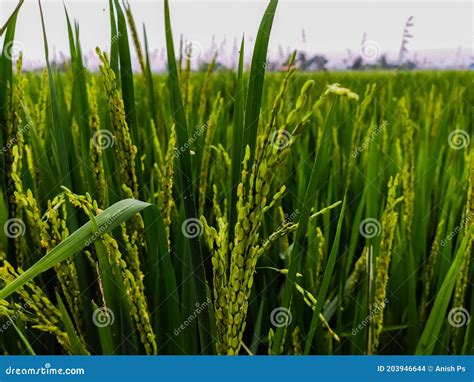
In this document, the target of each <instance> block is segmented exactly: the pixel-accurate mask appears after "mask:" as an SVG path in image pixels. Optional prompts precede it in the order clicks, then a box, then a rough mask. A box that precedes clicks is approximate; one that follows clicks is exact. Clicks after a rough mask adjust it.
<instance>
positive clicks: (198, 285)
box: [165, 0, 212, 352]
mask: <svg viewBox="0 0 474 382" xmlns="http://www.w3.org/2000/svg"><path fill="white" fill-rule="evenodd" d="M165 34H166V49H167V54H168V84H169V89H170V95H171V97H170V99H171V113H172V116H173V120H174V123H175V126H176V138H177V144H178V147H180V148H185V147H187V148H186V149H184V150H181V152H180V155H179V159H178V163H179V166H178V172H179V177H178V183H179V186H180V192H181V197H182V199H183V203H184V208H185V212H186V218H187V219H188V220H189V219H196V218H197V216H196V215H197V208H196V201H195V189H194V185H193V184H192V179H193V172H192V165H191V155H190V149H189V145H187V144H186V143H187V142H188V129H187V124H186V116H185V113H184V109H183V100H182V97H181V92H180V88H179V78H178V69H177V66H176V57H175V53H174V43H173V34H172V30H171V21H170V10H169V3H168V0H165ZM188 242H189V246H190V250H191V254H192V256H191V257H192V265H193V275H194V285H195V295H196V297H195V299H196V304H201V303H202V302H203V301H206V285H207V281H206V273H205V270H204V269H205V268H204V257H203V253H202V247H201V243H200V241H199V237H194V238H189V240H188ZM198 323H199V325H198V326H199V336H200V339H201V351H203V352H208V351H209V349H210V348H211V346H210V345H211V341H212V340H211V338H210V335H209V333H210V322H209V316H207V315H205V314H200V315H199V316H198Z"/></svg>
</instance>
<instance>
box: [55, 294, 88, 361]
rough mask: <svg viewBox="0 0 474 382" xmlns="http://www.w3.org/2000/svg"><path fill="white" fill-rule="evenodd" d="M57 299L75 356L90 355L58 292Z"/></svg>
mask: <svg viewBox="0 0 474 382" xmlns="http://www.w3.org/2000/svg"><path fill="white" fill-rule="evenodd" d="M56 299H57V300H58V305H59V310H60V312H61V317H62V319H63V324H64V327H65V328H66V333H67V336H68V338H69V341H70V343H71V349H72V354H73V355H88V354H89V352H88V351H87V350H86V349H85V348H84V346H83V345H82V341H81V339H80V338H79V336H78V335H77V332H76V329H75V328H74V324H73V323H72V320H71V317H69V313H68V312H67V309H66V307H65V306H64V303H63V300H62V299H61V296H60V295H59V293H58V292H56Z"/></svg>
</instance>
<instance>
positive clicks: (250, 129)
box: [239, 0, 278, 165]
mask: <svg viewBox="0 0 474 382" xmlns="http://www.w3.org/2000/svg"><path fill="white" fill-rule="evenodd" d="M277 5H278V0H271V1H270V4H268V7H267V9H266V11H265V14H264V15H263V18H262V21H261V22H260V26H259V28H258V33H257V38H256V40H255V47H254V51H253V56H252V64H251V67H250V78H249V85H248V93H247V104H246V107H245V123H244V132H243V134H244V137H243V145H242V150H241V153H240V160H239V163H242V160H243V158H244V152H245V147H246V146H247V145H248V146H249V147H250V153H251V154H250V155H251V159H250V165H251V163H252V161H253V155H254V152H255V145H256V141H257V131H258V122H259V119H260V107H261V104H262V94H263V83H264V80H265V68H266V66H267V65H266V61H267V50H268V42H269V40H270V32H271V30H272V25H273V18H274V16H275V12H276V8H277Z"/></svg>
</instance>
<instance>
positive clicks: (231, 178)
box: [0, 0, 474, 355]
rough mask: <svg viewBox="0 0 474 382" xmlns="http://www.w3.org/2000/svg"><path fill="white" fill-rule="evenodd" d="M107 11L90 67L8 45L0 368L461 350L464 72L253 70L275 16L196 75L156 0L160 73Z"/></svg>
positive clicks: (472, 346) (471, 346)
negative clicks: (65, 361) (227, 57)
mask: <svg viewBox="0 0 474 382" xmlns="http://www.w3.org/2000/svg"><path fill="white" fill-rule="evenodd" d="M110 6H111V9H112V12H111V20H110V21H111V43H110V46H108V47H99V48H97V56H98V58H99V59H100V62H101V66H100V71H98V72H92V71H89V70H88V69H86V67H85V64H84V62H83V55H82V50H81V44H80V35H79V26H78V25H76V24H75V23H74V21H73V20H70V19H69V17H68V15H67V11H66V15H65V17H67V18H68V27H69V28H68V31H67V33H68V36H69V41H70V52H69V53H70V56H71V60H70V61H68V62H67V63H65V64H64V65H61V66H59V65H54V64H53V63H52V62H51V61H50V60H48V57H49V47H48V43H47V41H48V40H47V26H45V25H44V23H43V28H44V32H45V34H44V47H45V55H46V59H47V61H48V65H47V67H46V68H44V70H41V71H25V70H22V60H23V56H22V54H19V55H12V46H13V45H14V41H15V27H16V21H17V15H18V14H16V13H15V14H13V15H12V17H11V18H10V20H9V22H8V23H7V25H6V28H5V30H4V31H2V32H4V41H3V51H2V52H3V53H2V56H1V58H0V126H1V134H0V139H1V141H0V146H2V156H1V167H2V176H1V179H2V181H1V184H0V194H1V196H2V197H1V198H0V223H1V226H2V229H3V233H4V234H2V235H1V236H0V237H1V240H0V288H1V289H0V333H1V336H0V342H1V345H2V354H5V355H6V354H91V355H100V354H116V355H121V354H147V355H152V354H213V355H237V354H240V355H257V354H258V355H280V354H283V355H307V354H312V355H315V354H318V355H323V354H334V355H337V354H346V355H347V354H350V355H356V354H407V355H411V354H471V355H472V354H473V353H474V328H473V324H472V320H471V315H472V314H473V306H474V293H473V292H474V290H473V281H472V280H473V273H474V266H473V262H472V261H471V260H472V258H473V240H474V224H473V222H474V147H473V143H472V142H471V140H472V136H473V105H474V92H473V79H474V75H473V72H467V71H465V72H462V71H452V72H450V71H438V72H436V71H386V72H383V71H368V72H313V73H310V72H300V71H298V70H297V68H296V67H295V66H294V65H293V62H294V59H295V55H294V54H293V55H292V56H291V57H289V58H288V61H287V65H285V68H284V69H282V70H278V71H267V72H266V70H265V69H266V53H267V45H268V39H269V34H270V29H271V25H272V20H273V17H274V12H275V9H276V7H277V1H275V0H272V1H270V2H269V6H268V9H267V12H266V13H265V15H264V16H263V19H262V23H261V25H260V29H259V33H258V36H257V39H256V42H255V48H254V49H253V56H252V57H253V58H252V63H251V65H250V67H248V68H247V67H245V66H244V62H243V53H244V51H246V50H247V49H248V48H247V47H246V46H245V44H244V41H242V45H241V49H240V56H239V57H236V62H237V63H238V65H237V67H236V68H233V69H229V68H225V67H221V66H219V65H217V62H216V60H214V61H212V62H211V63H209V65H208V66H207V71H193V70H191V55H190V54H189V52H187V51H186V49H184V48H183V47H182V46H181V49H180V48H179V47H178V46H179V44H175V43H174V41H173V36H174V35H173V30H172V17H171V16H172V15H171V16H170V9H169V8H168V2H167V1H166V2H165V20H160V22H162V23H163V33H165V34H166V40H167V55H168V73H153V72H152V70H151V63H150V55H149V52H148V44H147V38H146V32H145V34H144V35H142V34H141V32H140V31H138V30H137V27H136V26H135V23H134V20H133V15H132V10H131V9H130V8H129V6H126V5H120V4H119V2H118V1H111V2H110ZM171 11H172V6H171ZM277 15H278V13H277ZM18 17H21V12H20V13H19V15H18ZM276 17H278V16H276ZM174 32H175V35H177V33H178V32H179V31H174ZM133 55H136V56H137V57H138V59H139V64H140V71H139V72H137V73H133V72H132V70H131V57H132V56H133Z"/></svg>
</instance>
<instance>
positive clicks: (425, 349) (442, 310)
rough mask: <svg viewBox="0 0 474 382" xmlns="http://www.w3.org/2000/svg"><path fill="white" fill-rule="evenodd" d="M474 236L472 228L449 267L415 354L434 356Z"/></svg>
mask: <svg viewBox="0 0 474 382" xmlns="http://www.w3.org/2000/svg"><path fill="white" fill-rule="evenodd" d="M473 234H474V227H473V228H471V230H470V232H467V233H466V236H464V239H463V241H462V243H461V245H460V246H459V249H458V251H457V253H456V256H455V258H454V261H453V263H452V264H451V266H450V267H449V271H448V273H447V274H446V277H445V278H444V281H443V284H442V285H441V288H440V289H439V291H438V293H437V296H436V300H435V302H434V304H433V308H432V309H431V313H430V315H429V317H428V321H427V322H426V325H425V328H424V329H423V333H422V334H421V337H420V340H419V342H418V345H417V346H416V350H415V354H417V355H430V354H433V350H434V347H435V345H436V344H437V342H438V338H439V334H440V331H441V327H442V326H443V323H445V322H446V311H447V309H448V306H449V302H450V301H451V297H452V294H453V290H454V286H455V284H456V279H457V277H458V275H459V271H460V269H461V265H462V260H463V255H464V253H465V251H466V248H467V245H468V243H469V240H470V235H473Z"/></svg>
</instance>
